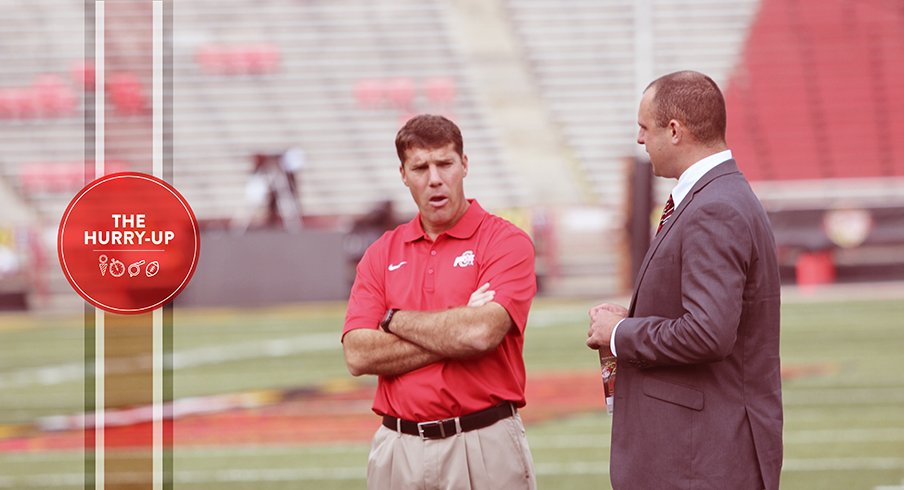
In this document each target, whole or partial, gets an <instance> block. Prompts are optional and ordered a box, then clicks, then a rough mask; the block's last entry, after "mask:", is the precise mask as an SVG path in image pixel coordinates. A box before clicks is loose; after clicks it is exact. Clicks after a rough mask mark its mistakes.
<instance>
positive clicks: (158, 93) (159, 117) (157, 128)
mask: <svg viewBox="0 0 904 490" xmlns="http://www.w3.org/2000/svg"><path fill="white" fill-rule="evenodd" d="M153 13H154V20H153V24H154V26H153V30H154V34H153V41H152V43H153V55H152V62H153V87H152V89H151V90H152V97H153V99H152V103H151V107H152V113H153V116H152V118H153V123H152V125H153V129H152V138H153V156H152V161H153V172H154V177H157V178H161V179H162V178H163V2H162V1H160V0H154V12H153Z"/></svg>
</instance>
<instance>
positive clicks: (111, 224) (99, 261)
mask: <svg viewBox="0 0 904 490" xmlns="http://www.w3.org/2000/svg"><path fill="white" fill-rule="evenodd" d="M57 246H58V253H59V256H60V266H62V268H63V274H65V275H66V279H67V280H69V283H70V284H72V287H73V288H74V289H75V291H76V292H77V293H78V294H79V295H80V296H81V297H82V298H84V299H85V301H87V302H89V303H91V304H92V305H94V306H96V307H98V308H100V309H102V310H104V311H108V312H111V313H122V314H137V313H145V312H148V311H151V310H154V309H156V308H159V307H161V306H163V305H164V304H166V303H168V302H170V301H172V300H173V298H175V297H176V296H177V295H178V294H179V293H180V292H181V291H182V289H183V288H185V286H186V285H187V284H188V281H189V280H190V279H191V276H192V274H193V273H194V272H195V267H196V266H197V264H198V255H199V252H200V250H201V238H200V233H199V231H198V221H197V219H195V214H194V213H193V212H192V210H191V207H189V205H188V201H186V200H185V198H184V197H182V195H181V194H179V192H178V191H176V189H174V188H173V187H172V186H171V185H169V184H167V183H166V182H165V181H163V180H161V179H158V178H156V177H153V176H150V175H147V174H142V173H137V172H122V173H115V174H110V175H106V176H104V177H101V178H99V179H97V180H95V181H94V182H91V183H90V184H88V185H87V186H85V188H84V189H82V190H81V191H80V192H79V193H78V194H76V195H75V197H74V198H73V199H72V202H70V203H69V206H68V207H67V208H66V212H64V213H63V219H62V220H61V221H60V231H59V236H58V240H57Z"/></svg>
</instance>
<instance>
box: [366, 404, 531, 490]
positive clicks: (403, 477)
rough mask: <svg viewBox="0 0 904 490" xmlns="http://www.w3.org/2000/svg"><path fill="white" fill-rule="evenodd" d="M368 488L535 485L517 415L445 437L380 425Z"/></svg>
mask: <svg viewBox="0 0 904 490" xmlns="http://www.w3.org/2000/svg"><path fill="white" fill-rule="evenodd" d="M367 488H368V489H369V490H409V489H411V490H465V489H469V490H484V489H486V490H490V489H493V490H496V489H499V490H522V489H529V490H534V489H536V488H537V482H536V479H535V476H534V465H533V461H532V459H531V454H530V448H529V447H528V446H527V437H526V436H525V435H524V424H522V423H521V416H520V415H517V414H516V415H515V416H513V417H509V418H505V419H502V420H500V421H499V422H496V423H495V424H493V425H491V426H489V427H485V428H483V429H478V430H472V431H469V432H462V433H460V434H456V435H454V436H452V437H447V438H445V439H427V440H424V439H421V438H420V437H418V436H412V435H408V434H401V433H398V432H396V431H394V430H391V429H387V428H386V427H384V426H382V425H381V426H380V428H379V429H378V430H377V433H376V434H374V439H373V443H372V444H371V447H370V456H369V457H368V461H367Z"/></svg>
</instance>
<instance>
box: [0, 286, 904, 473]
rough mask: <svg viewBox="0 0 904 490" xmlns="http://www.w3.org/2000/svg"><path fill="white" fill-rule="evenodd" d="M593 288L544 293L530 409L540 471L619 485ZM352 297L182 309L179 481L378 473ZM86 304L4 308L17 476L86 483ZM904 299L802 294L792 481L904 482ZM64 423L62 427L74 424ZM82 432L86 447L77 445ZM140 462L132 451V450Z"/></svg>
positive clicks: (8, 427) (2, 451)
mask: <svg viewBox="0 0 904 490" xmlns="http://www.w3.org/2000/svg"><path fill="white" fill-rule="evenodd" d="M591 305H592V304H591V303H589V302H583V301H550V300H541V301H537V302H536V303H535V307H534V308H533V310H532V312H531V316H530V321H529V324H528V328H527V333H526V336H527V337H526V341H525V362H526V365H527V369H528V406H527V407H526V408H525V409H524V410H523V412H522V413H523V416H524V418H525V421H526V424H527V433H528V439H529V442H530V446H531V449H532V452H533V456H534V461H535V465H536V470H537V473H538V484H539V487H540V488H551V489H578V490H579V489H604V488H609V480H608V455H609V424H610V418H609V416H607V415H606V414H605V413H604V411H603V408H602V407H603V404H602V395H601V386H600V384H599V376H598V372H599V369H598V360H597V357H596V354H595V353H594V352H592V351H590V350H588V349H587V348H586V347H585V346H584V339H585V337H586V332H587V324H588V320H587V313H586V311H587V309H588V307H589V306H591ZM343 315H344V305H342V304H327V305H309V306H295V307H280V308H268V309H261V310H229V309H220V310H181V309H177V310H176V311H175V314H174V324H175V326H174V331H173V351H174V356H173V359H172V361H173V368H174V370H173V390H174V393H175V396H176V398H177V399H185V398H186V397H193V398H192V400H194V401H193V402H192V403H183V404H182V405H179V406H180V407H181V408H180V410H181V413H182V415H181V416H180V417H179V418H178V419H177V421H176V423H175V429H174V438H175V448H174V450H173V458H172V461H173V470H174V488H185V489H197V490H202V489H203V490H207V489H210V490H212V489H240V488H248V489H251V488H254V489H274V490H275V489H298V488H311V489H359V488H363V487H364V473H365V466H366V462H367V452H368V439H369V437H370V434H371V433H372V432H373V430H375V429H376V427H377V424H378V418H377V417H376V416H375V415H373V414H372V413H370V409H369V397H370V394H371V393H372V390H373V385H374V381H373V379H372V378H368V377H362V378H352V377H351V376H350V375H348V373H347V371H346V370H345V366H344V363H343V359H342V351H341V346H340V344H339V332H340V330H341V324H342V320H343ZM81 322H82V317H81V316H79V315H72V316H58V317H37V316H29V315H18V314H5V315H2V316H0V345H2V350H0V352H2V354H0V488H15V489H20V488H22V489H24V488H47V489H56V488H61V489H62V488H73V489H74V488H83V486H84V481H85V478H84V468H85V465H84V458H83V450H82V449H81V446H80V439H78V437H79V436H78V432H77V431H66V430H53V431H48V430H47V429H50V428H53V427H50V426H49V425H48V421H51V420H57V419H52V418H48V417H49V416H53V415H74V414H78V413H80V412H81V410H82V407H83V398H84V396H85V394H84V379H83V377H84V367H83V365H82V356H83V346H84V341H83V339H84V328H83V325H82V323H81ZM902 352H904V300H902V299H882V300H868V299H858V300H837V301H814V300H806V301H786V302H785V304H784V306H783V324H782V363H783V378H784V405H785V462H784V471H783V475H782V488H786V489H815V488H819V489H858V488H864V489H876V488H883V489H892V488H904V487H902V486H901V485H902V484H904V355H902ZM56 428H57V429H60V427H56ZM73 441H75V443H73ZM116 454H117V457H119V458H128V457H129V455H130V454H131V450H129V449H128V448H126V449H122V450H117V451H116Z"/></svg>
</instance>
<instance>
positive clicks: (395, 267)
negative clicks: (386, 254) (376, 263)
mask: <svg viewBox="0 0 904 490" xmlns="http://www.w3.org/2000/svg"><path fill="white" fill-rule="evenodd" d="M407 263H408V262H406V261H404V260H403V261H401V262H399V263H398V264H389V270H390V272H391V271H394V270H396V269H398V268H399V267H402V266H403V265H405V264H407Z"/></svg>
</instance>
